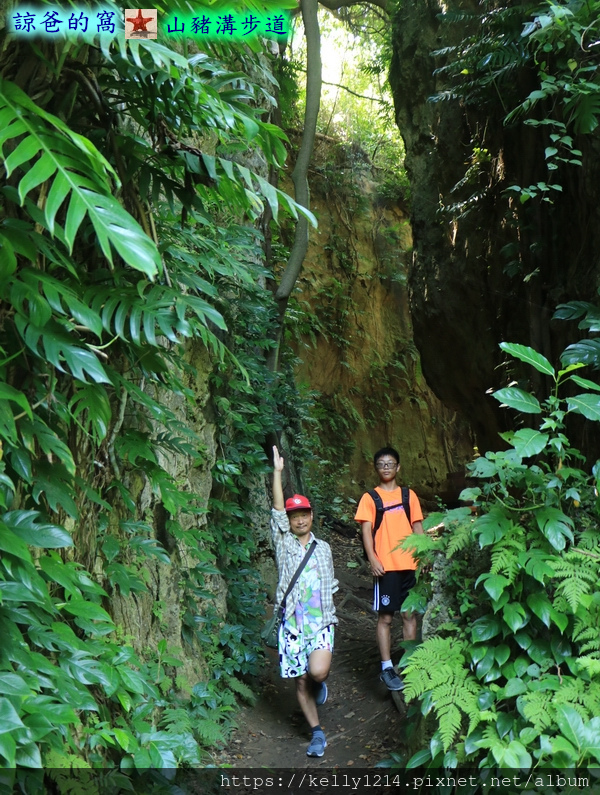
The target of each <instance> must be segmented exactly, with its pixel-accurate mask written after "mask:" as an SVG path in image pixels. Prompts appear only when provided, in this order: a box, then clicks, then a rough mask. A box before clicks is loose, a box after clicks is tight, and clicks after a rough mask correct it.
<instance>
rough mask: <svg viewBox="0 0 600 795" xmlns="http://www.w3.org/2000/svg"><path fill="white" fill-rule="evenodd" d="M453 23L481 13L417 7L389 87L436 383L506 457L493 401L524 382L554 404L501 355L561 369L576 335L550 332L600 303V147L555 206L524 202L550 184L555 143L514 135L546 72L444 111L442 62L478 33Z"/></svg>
mask: <svg viewBox="0 0 600 795" xmlns="http://www.w3.org/2000/svg"><path fill="white" fill-rule="evenodd" d="M443 11H460V12H461V13H463V12H464V14H465V15H468V14H469V12H473V13H478V12H479V11H480V8H479V6H477V5H476V4H474V3H471V2H460V3H458V2H450V3H449V4H448V3H444V4H442V3H441V2H436V0H406V2H403V3H402V4H401V5H400V7H399V9H398V11H397V13H396V15H395V17H394V20H393V47H394V57H393V61H392V69H391V75H390V82H391V85H392V89H393V92H394V101H395V107H396V113H397V121H398V126H399V129H400V132H401V134H402V136H403V138H404V141H405V145H406V166H407V171H408V175H409V178H410V182H411V191H412V202H411V219H410V220H411V225H412V231H413V238H414V252H413V255H412V259H411V262H410V267H409V287H410V304H411V314H412V320H413V328H414V339H415V344H416V346H417V348H418V350H419V353H420V355H421V361H422V365H423V373H424V375H425V378H426V380H427V383H428V384H429V385H430V386H431V388H432V389H433V391H434V392H435V394H436V395H437V396H438V397H439V398H440V399H441V400H442V401H443V402H444V404H445V405H447V406H448V407H451V408H453V409H455V410H456V411H458V412H460V413H461V415H462V416H463V417H465V418H468V419H469V421H470V422H471V424H472V426H473V428H474V431H475V434H476V437H477V441H478V444H479V447H480V449H481V450H484V449H490V448H494V449H495V448H497V447H498V444H499V440H498V431H499V430H504V429H505V428H506V427H507V426H506V423H507V421H508V416H507V414H506V412H505V411H504V410H501V409H500V408H499V406H498V404H497V403H496V401H494V400H493V399H492V398H490V396H489V395H487V394H486V391H487V390H489V389H490V388H491V387H493V388H498V387H500V386H504V385H506V383H507V382H508V381H510V380H511V379H512V378H514V377H517V378H520V379H523V380H522V384H523V386H524V387H526V388H531V389H533V390H534V391H536V392H537V393H538V396H540V397H542V398H545V397H546V395H547V394H548V388H549V385H548V384H545V383H544V382H543V380H542V378H541V377H539V376H538V375H537V374H535V373H534V375H533V377H532V376H531V374H530V372H528V371H527V370H525V369H522V370H516V371H515V370H511V371H508V370H507V368H505V367H501V366H500V365H501V364H502V362H503V356H502V353H501V351H500V350H499V348H498V343H499V342H501V341H509V342H520V343H523V344H526V345H530V346H532V347H534V348H535V349H536V350H538V351H540V352H542V353H543V354H544V355H546V356H547V357H548V358H549V359H550V360H551V361H553V362H557V361H558V356H559V355H560V353H561V352H562V350H564V348H565V347H566V345H567V344H568V343H569V342H572V341H573V339H574V334H575V333H576V332H575V331H574V329H573V328H572V327H569V326H568V325H567V324H565V323H559V322H553V321H552V320H551V318H552V315H553V313H554V310H555V308H556V306H557V304H558V303H560V302H564V301H568V300H574V299H581V298H584V299H587V300H592V301H593V300H594V299H595V297H596V287H597V285H598V274H599V265H600V257H599V251H600V212H599V203H598V195H597V185H598V176H599V166H600V160H599V152H600V147H599V140H598V136H597V135H595V136H589V137H587V139H586V140H582V141H581V142H577V144H576V145H577V146H579V147H580V148H581V149H582V150H583V167H582V168H580V167H575V166H570V167H568V168H566V170H565V171H561V172H560V177H559V178H557V179H558V181H559V182H561V183H562V186H563V190H562V192H561V193H558V192H556V193H555V195H554V196H553V197H552V198H553V204H549V203H543V202H540V201H539V200H538V201H531V202H529V203H527V204H526V205H520V204H519V203H518V202H516V203H515V202H514V201H513V202H511V201H510V200H509V199H508V198H507V195H506V193H505V191H506V189H507V188H508V187H509V186H511V185H514V184H516V185H522V186H528V185H530V184H535V183H536V182H538V181H540V180H546V179H548V170H547V167H546V162H545V158H544V147H545V146H547V145H548V143H549V139H548V138H547V136H548V130H547V129H546V128H545V127H540V128H532V127H527V126H525V125H523V124H515V125H514V126H512V127H510V126H506V125H505V124H504V118H505V116H506V113H507V111H508V110H510V109H511V108H512V107H514V104H513V105H511V104H510V103H511V102H513V103H516V102H517V101H518V99H517V98H518V97H519V96H520V97H521V99H522V98H523V97H525V96H527V94H528V93H529V91H530V90H532V89H533V88H535V84H534V80H533V73H528V72H527V71H526V70H521V71H515V73H514V75H515V76H514V79H513V81H512V85H510V84H507V83H505V84H503V85H502V86H501V87H500V88H499V91H500V92H502V93H503V94H504V96H503V97H500V96H498V94H496V95H495V96H492V93H491V92H490V96H489V97H488V99H487V101H486V102H485V103H482V104H481V105H477V104H475V105H465V104H464V103H462V102H461V101H459V100H457V99H456V100H447V101H443V102H431V101H430V97H432V96H434V95H436V94H437V93H438V92H439V91H441V90H443V89H444V88H445V87H447V86H445V84H444V82H443V80H444V78H443V76H441V75H440V74H439V73H438V74H437V75H436V74H434V70H435V69H436V67H439V66H440V65H442V63H443V61H441V60H440V58H439V57H438V58H434V56H433V55H432V53H433V51H435V50H439V49H441V48H443V47H448V46H450V45H452V44H455V43H456V42H458V41H460V40H461V38H462V37H463V36H464V35H465V33H466V29H465V26H464V24H455V25H452V24H449V23H444V22H443V21H442V20H441V19H440V16H439V15H440V14H441V13H442V12H443ZM527 379H531V380H530V381H529V382H528V380H527Z"/></svg>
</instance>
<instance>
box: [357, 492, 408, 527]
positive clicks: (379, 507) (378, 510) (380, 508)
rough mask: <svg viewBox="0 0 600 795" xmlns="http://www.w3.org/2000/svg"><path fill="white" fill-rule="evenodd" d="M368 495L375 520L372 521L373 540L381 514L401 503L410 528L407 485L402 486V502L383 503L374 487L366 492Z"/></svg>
mask: <svg viewBox="0 0 600 795" xmlns="http://www.w3.org/2000/svg"><path fill="white" fill-rule="evenodd" d="M367 494H368V495H369V497H370V498H371V499H372V500H373V502H374V503H375V522H374V523H373V528H372V532H373V541H375V533H376V532H377V531H378V530H379V528H380V527H381V523H382V522H383V514H384V513H385V512H386V511H389V510H390V508H397V507H398V506H399V505H402V507H403V508H404V513H405V515H406V518H407V519H408V523H409V525H410V526H411V528H412V522H411V520H410V489H409V488H408V486H402V502H395V503H394V504H393V505H384V504H383V500H382V499H381V497H380V496H379V494H378V492H377V491H375V489H371V490H370V491H368V492H367Z"/></svg>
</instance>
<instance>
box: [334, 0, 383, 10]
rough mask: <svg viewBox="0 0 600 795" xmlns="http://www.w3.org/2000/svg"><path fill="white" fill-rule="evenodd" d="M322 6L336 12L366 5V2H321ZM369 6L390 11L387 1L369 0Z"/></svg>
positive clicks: (357, 0)
mask: <svg viewBox="0 0 600 795" xmlns="http://www.w3.org/2000/svg"><path fill="white" fill-rule="evenodd" d="M321 5H322V6H325V8H328V9H329V10H330V11H336V10H337V9H338V8H348V7H349V6H358V5H365V0H321ZM367 5H374V6H377V7H378V8H381V9H382V10H383V11H385V12H388V11H389V7H388V3H387V0H367Z"/></svg>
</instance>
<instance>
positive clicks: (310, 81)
mask: <svg viewBox="0 0 600 795" xmlns="http://www.w3.org/2000/svg"><path fill="white" fill-rule="evenodd" d="M318 7H319V3H318V0H301V4H300V9H301V11H302V20H303V22H304V32H305V35H306V108H305V111H304V131H303V133H302V143H301V144H300V150H299V152H298V158H297V160H296V165H295V167H294V170H293V172H292V182H293V183H294V193H295V196H294V198H295V199H296V201H297V202H298V203H299V204H301V205H302V206H303V207H306V208H307V209H310V193H309V189H308V166H309V163H310V160H311V157H312V153H313V147H314V143H315V133H316V131H317V117H318V115H319V106H320V104H321V33H320V31H319V19H318V13H317V12H318ZM307 249H308V221H307V220H306V218H304V217H303V216H300V217H299V218H298V222H297V224H296V233H295V236H294V244H293V246H292V250H291V252H290V256H289V259H288V261H287V265H286V267H285V270H284V272H283V275H282V277H281V281H280V283H279V286H278V287H277V291H276V293H275V299H276V301H277V305H278V309H279V328H278V331H277V347H275V348H273V349H272V351H271V352H270V354H269V358H268V365H269V368H270V369H271V370H272V371H275V370H277V369H278V366H279V350H280V346H281V338H282V334H283V321H284V316H285V310H286V308H287V304H288V301H289V297H290V295H291V292H292V290H293V289H294V285H295V284H296V280H297V279H298V276H299V275H300V270H301V269H302V263H303V262H304V257H305V256H306V251H307Z"/></svg>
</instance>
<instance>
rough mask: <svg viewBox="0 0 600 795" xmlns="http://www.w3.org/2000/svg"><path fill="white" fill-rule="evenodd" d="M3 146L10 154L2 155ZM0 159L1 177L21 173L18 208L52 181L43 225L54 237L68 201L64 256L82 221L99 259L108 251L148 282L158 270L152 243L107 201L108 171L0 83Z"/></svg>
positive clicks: (83, 144) (56, 122)
mask: <svg viewBox="0 0 600 795" xmlns="http://www.w3.org/2000/svg"><path fill="white" fill-rule="evenodd" d="M7 141H11V142H12V143H13V145H15V144H16V145H15V146H14V148H12V151H9V152H8V154H6V153H5V151H4V147H5V144H6V142H7ZM0 159H2V161H3V162H4V167H5V169H6V175H7V176H10V175H11V174H12V173H13V171H15V169H17V168H19V167H24V166H27V167H26V168H24V169H23V170H24V172H25V173H24V175H23V177H22V178H21V180H20V182H19V186H18V192H19V198H20V200H21V203H24V202H25V199H26V197H27V194H28V193H29V192H30V191H32V190H33V189H34V188H37V187H39V186H40V185H41V184H42V183H44V182H47V181H48V180H51V179H52V182H51V185H50V187H49V190H48V195H47V199H46V202H45V208H44V219H45V225H46V227H47V228H48V231H49V232H50V233H51V234H57V233H58V230H57V228H56V227H57V223H56V218H57V214H58V212H59V210H60V209H61V207H63V205H64V204H65V203H66V202H67V201H68V206H67V209H66V216H65V222H64V232H63V234H64V239H65V242H66V243H67V245H68V247H69V250H70V251H72V250H73V244H74V242H75V237H76V235H77V232H78V231H79V228H80V226H81V224H82V222H83V219H84V218H85V217H86V216H87V217H88V218H89V220H90V221H91V223H92V225H93V227H94V232H95V233H96V237H97V240H98V244H99V245H100V248H101V249H102V252H103V254H104V256H105V257H106V258H107V259H108V260H109V262H111V263H112V262H113V251H112V248H114V249H115V250H116V251H117V253H118V254H119V255H120V256H121V257H122V258H123V260H124V261H125V262H126V263H127V264H128V265H130V266H131V267H132V268H135V269H136V270H140V271H142V272H143V273H145V274H146V275H147V276H148V277H149V278H154V276H155V275H156V273H158V271H159V270H160V268H161V262H160V255H159V253H158V249H157V248H156V245H155V244H154V242H153V241H152V240H151V239H150V238H149V237H148V236H147V235H146V234H145V233H144V231H143V230H142V228H141V227H140V226H139V224H138V223H137V222H136V221H135V220H134V219H133V218H132V217H131V216H130V215H129V213H128V212H127V211H126V210H125V209H124V208H123V207H122V206H121V205H120V204H119V202H118V201H117V200H116V199H115V198H114V197H113V196H112V195H111V185H110V181H109V177H108V174H109V170H111V169H110V166H109V165H108V163H107V161H106V160H105V159H104V158H103V157H102V155H101V154H100V153H99V152H98V151H97V149H96V148H95V147H94V146H93V145H92V144H91V143H90V142H89V141H87V140H86V139H85V138H84V137H83V136H80V135H77V134H76V133H74V132H72V131H71V130H69V128H68V127H67V126H66V125H65V124H64V123H63V122H61V120H60V119H58V118H57V117H55V116H52V114H50V113H47V112H46V111H44V110H42V109H41V108H38V106H37V105H35V103H33V102H32V101H31V100H30V99H29V97H28V96H27V95H26V94H25V93H24V92H23V91H21V89H20V88H18V86H16V85H14V84H13V83H10V82H7V81H3V80H0Z"/></svg>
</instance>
